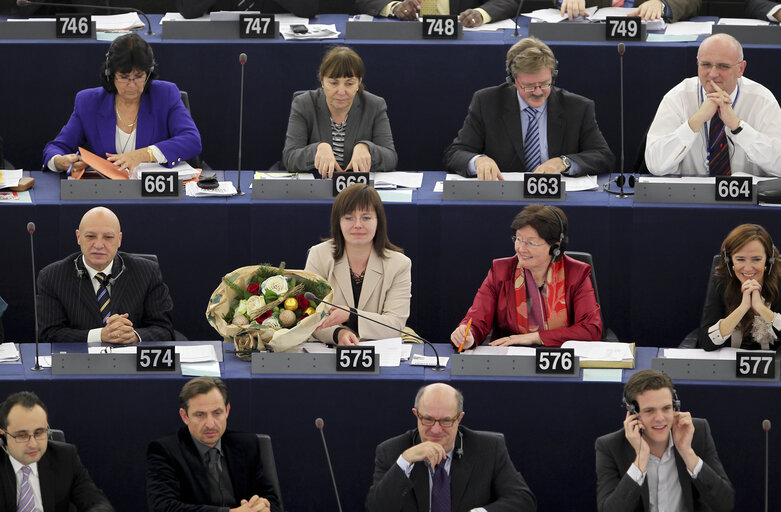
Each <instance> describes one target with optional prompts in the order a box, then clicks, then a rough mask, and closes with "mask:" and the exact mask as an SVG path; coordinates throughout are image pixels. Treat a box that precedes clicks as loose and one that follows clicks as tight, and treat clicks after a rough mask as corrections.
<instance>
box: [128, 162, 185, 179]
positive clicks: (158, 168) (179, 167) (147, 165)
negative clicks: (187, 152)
mask: <svg viewBox="0 0 781 512" xmlns="http://www.w3.org/2000/svg"><path fill="white" fill-rule="evenodd" d="M162 171H166V172H167V171H176V172H177V173H178V174H179V179H180V180H182V181H187V180H191V179H193V178H195V176H197V175H198V170H197V169H195V168H194V167H193V166H192V165H190V164H188V163H187V162H180V163H178V164H176V165H175V166H173V167H165V166H163V165H160V164H157V163H151V162H142V163H140V164H138V166H137V167H136V168H135V169H133V172H132V173H130V179H131V180H140V179H141V173H142V172H162Z"/></svg>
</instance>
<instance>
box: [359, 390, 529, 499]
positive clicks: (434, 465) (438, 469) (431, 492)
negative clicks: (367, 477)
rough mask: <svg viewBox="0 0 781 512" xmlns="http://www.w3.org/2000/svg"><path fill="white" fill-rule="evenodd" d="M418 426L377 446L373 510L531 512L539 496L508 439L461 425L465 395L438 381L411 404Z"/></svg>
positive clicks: (372, 494) (372, 493)
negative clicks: (509, 449) (516, 462)
mask: <svg viewBox="0 0 781 512" xmlns="http://www.w3.org/2000/svg"><path fill="white" fill-rule="evenodd" d="M412 413H413V414H414V415H415V417H416V419H417V422H418V428H417V429H416V430H410V431H409V432H407V433H405V434H402V435H400V436H398V437H394V438H391V439H388V440H387V441H385V442H383V443H382V444H380V445H379V446H378V447H377V454H376V459H375V461H374V483H373V484H372V487H371V489H370V490H369V496H368V498H367V499H366V509H367V510H368V511H370V512H380V511H382V512H414V511H419V512H429V511H431V512H444V511H447V512H450V511H451V510H459V511H460V510H473V509H477V510H480V511H484V510H490V511H491V512H494V511H508V512H509V511H512V512H530V511H535V510H537V500H536V498H535V497H534V494H532V492H531V490H529V487H528V486H527V485H526V481H525V480H524V479H523V476H521V474H520V473H519V472H518V471H517V470H516V469H515V466H513V463H512V461H511V460H510V455H509V454H508V453H507V447H506V446H505V444H504V438H503V437H502V436H500V435H497V434H493V433H488V432H479V431H475V430H470V429H468V428H466V427H462V426H460V424H461V420H462V419H463V417H464V397H463V395H461V393H460V392H459V391H458V390H456V389H455V388H453V387H451V386H448V385H447V384H442V383H437V384H431V385H429V386H426V387H423V388H421V389H420V390H419V391H418V395H417V396H416V397H415V407H414V408H413V409H412Z"/></svg>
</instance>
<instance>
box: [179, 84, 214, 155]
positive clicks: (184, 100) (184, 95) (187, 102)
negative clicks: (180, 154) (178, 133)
mask: <svg viewBox="0 0 781 512" xmlns="http://www.w3.org/2000/svg"><path fill="white" fill-rule="evenodd" d="M179 94H181V95H182V103H184V108H186V109H187V112H189V113H190V116H192V115H193V111H192V109H191V108H190V95H189V94H187V91H181V90H180V91H179ZM187 163H188V164H190V165H192V166H193V167H197V168H199V169H209V168H210V167H209V166H208V165H206V163H205V162H204V161H203V159H202V158H201V155H198V156H196V157H195V158H191V159H189V160H187Z"/></svg>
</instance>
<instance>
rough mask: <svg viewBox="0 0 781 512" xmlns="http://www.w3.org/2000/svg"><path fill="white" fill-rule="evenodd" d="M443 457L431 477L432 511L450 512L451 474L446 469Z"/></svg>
mask: <svg viewBox="0 0 781 512" xmlns="http://www.w3.org/2000/svg"><path fill="white" fill-rule="evenodd" d="M446 461H447V458H445V459H442V460H441V461H440V463H439V464H437V466H436V468H434V475H433V476H432V477H431V512H450V475H448V474H447V471H445V462H446Z"/></svg>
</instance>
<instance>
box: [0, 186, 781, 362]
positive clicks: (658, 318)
mask: <svg viewBox="0 0 781 512" xmlns="http://www.w3.org/2000/svg"><path fill="white" fill-rule="evenodd" d="M32 174H33V176H34V177H35V179H36V185H35V187H34V188H33V190H32V203H30V204H18V205H5V206H2V208H4V210H2V214H0V237H1V238H2V240H3V242H4V249H3V250H2V251H0V263H1V264H0V295H1V296H2V297H3V298H4V299H5V300H6V302H8V303H9V309H8V311H7V312H6V314H5V316H4V317H3V323H4V325H5V330H6V337H7V338H8V339H9V340H13V341H23V342H27V341H33V337H34V336H33V335H34V328H33V326H34V316H33V311H34V310H33V298H32V283H31V265H30V252H29V246H30V241H29V235H28V233H27V230H26V225H27V222H28V221H30V220H32V221H34V222H35V223H36V225H37V231H36V235H35V236H36V237H37V238H36V246H35V251H36V254H35V263H36V269H37V270H38V271H39V270H40V269H41V268H43V267H44V266H45V265H47V264H49V263H51V262H54V261H57V260H59V259H62V258H64V257H65V256H67V255H68V254H71V253H73V252H76V251H78V250H79V249H78V246H77V245H76V240H75V234H74V232H75V229H76V227H77V226H78V223H79V220H80V219H81V216H82V215H83V214H84V212H85V211H86V210H87V209H89V208H91V207H93V206H96V205H97V204H98V203H97V202H88V201H62V200H60V198H59V189H60V178H59V176H58V175H55V174H53V173H49V172H45V173H42V172H34V173H32ZM225 174H226V177H227V179H229V180H231V181H233V182H234V184H236V182H237V173H236V172H235V171H233V172H226V173H225ZM243 175H244V177H243V180H242V188H243V190H244V191H246V192H249V183H250V180H251V176H252V174H251V173H249V172H246V171H245V172H243ZM444 176H445V174H444V173H441V172H439V173H437V172H428V173H425V174H424V178H423V186H422V187H421V188H420V189H418V190H416V191H414V192H413V194H412V202H411V203H387V204H386V205H385V209H386V213H387V217H388V232H389V236H390V238H391V240H392V241H393V242H394V243H396V244H397V245H399V246H401V247H403V248H404V250H405V252H406V254H407V255H408V256H409V257H410V258H411V259H412V262H413V265H412V272H413V274H412V285H413V288H412V304H411V316H410V319H409V322H408V323H409V325H411V326H412V327H413V328H415V329H416V331H417V332H419V333H420V334H421V335H422V336H424V337H426V338H428V339H431V340H433V341H445V340H447V339H448V338H449V335H450V332H451V331H452V330H453V329H454V328H455V326H456V325H458V323H459V322H460V320H461V319H462V318H463V315H464V314H465V313H466V311H467V309H468V308H469V306H470V304H471V302H472V299H473V297H474V294H475V292H476V291H477V289H478V287H479V286H480V283H481V282H482V281H483V279H484V278H485V275H486V273H487V272H488V269H489V268H490V265H491V261H492V259H494V258H498V257H505V256H510V255H512V251H513V249H512V244H511V241H510V236H511V234H512V233H511V230H510V228H509V226H510V223H511V221H512V219H513V217H514V216H515V214H517V213H518V211H520V210H521V208H523V206H524V205H525V204H528V203H527V202H523V201H497V202H488V201H443V199H442V194H441V193H438V192H433V188H434V184H435V183H436V182H437V181H438V180H442V179H444ZM606 179H607V176H603V177H602V178H601V180H600V183H602V182H604V181H605V180H606ZM103 204H106V205H107V206H109V207H110V208H112V209H113V210H114V211H115V212H116V213H117V215H118V216H119V218H120V221H121V223H122V231H123V244H122V250H124V251H127V252H136V253H154V254H157V255H158V257H159V260H160V266H161V269H162V272H163V278H164V280H165V281H166V283H167V284H168V286H169V288H170V290H171V296H172V298H173V301H174V323H175V326H176V327H177V329H178V330H180V331H181V332H183V333H184V334H185V335H186V336H188V337H189V338H190V339H209V338H212V337H214V336H215V332H214V330H213V329H212V328H211V327H210V326H209V325H208V323H207V322H206V319H205V315H204V313H205V311H206V303H207V300H208V298H209V297H210V296H211V293H212V292H213V291H214V289H215V288H216V287H217V285H218V284H219V281H220V278H221V277H222V276H223V275H224V274H226V273H228V272H230V271H232V270H233V269H235V268H238V267H241V266H245V265H251V264H260V263H271V264H274V265H276V264H278V263H279V262H281V261H285V262H286V264H287V267H288V268H303V267H304V264H305V262H306V251H307V249H308V248H309V247H310V246H312V245H314V244H316V243H318V241H319V240H320V239H322V238H325V237H328V236H329V229H330V227H329V218H330V210H331V202H330V201H289V200H288V201H286V200H253V199H252V198H251V194H249V193H248V194H246V195H243V196H237V197H230V198H209V199H198V198H189V197H188V198H183V199H180V200H174V201H170V200H147V201H143V200H137V201H106V202H104V203H103ZM558 205H559V206H561V207H562V208H563V209H564V212H565V213H566V214H567V217H568V221H569V248H570V249H571V250H574V251H585V252H590V253H591V254H592V255H593V257H594V262H595V271H596V276H597V281H598V285H599V293H600V299H601V303H602V308H603V316H604V318H605V322H606V325H607V326H608V327H610V328H611V329H612V330H613V331H614V332H615V333H616V334H617V335H618V337H619V338H620V339H621V340H622V341H630V342H636V343H637V344H638V345H640V346H677V345H678V343H679V342H680V341H681V340H682V339H683V338H684V336H685V335H686V334H687V333H688V332H689V331H691V330H692V329H694V328H695V327H696V326H697V325H698V324H699V317H700V312H701V308H702V305H703V302H704V297H705V288H706V285H707V281H708V270H709V269H710V264H711V259H712V257H713V255H714V254H715V253H716V252H718V248H719V247H720V244H721V241H722V239H723V238H724V236H725V235H726V234H727V233H728V232H729V230H730V229H732V227H734V226H735V225H737V224H740V223H744V222H755V223H758V224H762V225H764V226H765V227H766V228H767V229H768V230H769V231H770V233H771V234H778V233H781V217H779V215H777V213H778V212H777V211H776V210H775V209H774V208H764V207H758V206H751V205H748V206H747V205H679V204H652V203H635V202H633V200H632V199H631V198H626V199H621V198H617V197H614V196H611V195H608V194H606V193H604V192H602V191H601V190H599V191H588V192H574V193H570V194H568V196H567V199H566V201H565V202H561V203H558ZM777 236H779V235H777Z"/></svg>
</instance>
